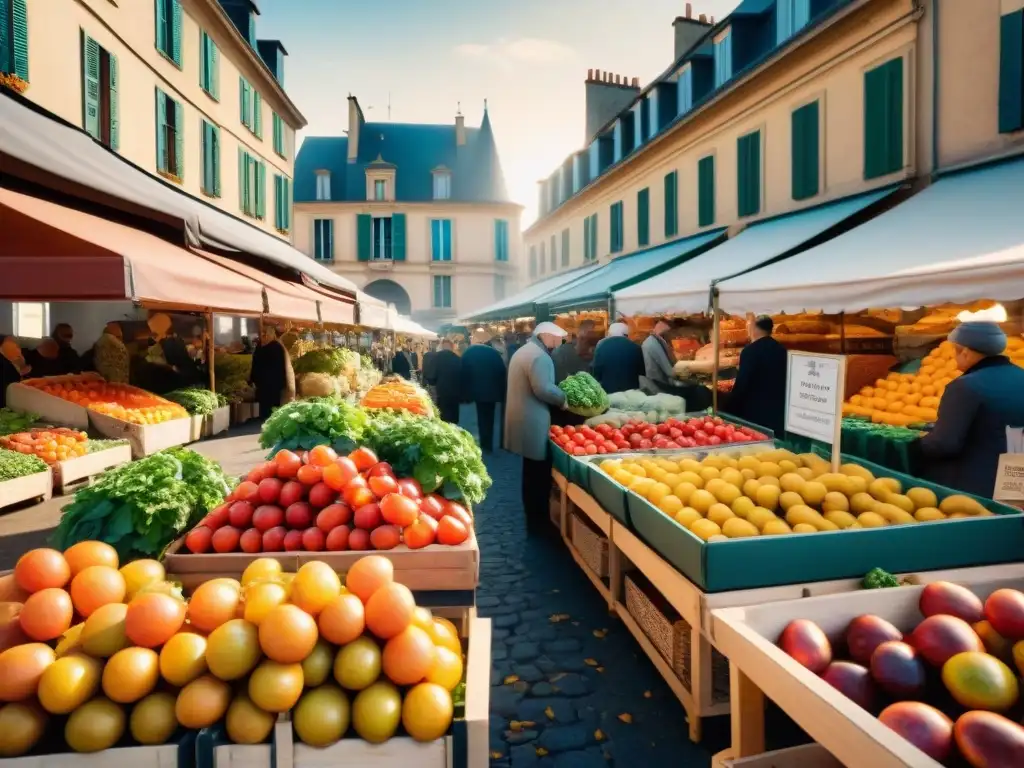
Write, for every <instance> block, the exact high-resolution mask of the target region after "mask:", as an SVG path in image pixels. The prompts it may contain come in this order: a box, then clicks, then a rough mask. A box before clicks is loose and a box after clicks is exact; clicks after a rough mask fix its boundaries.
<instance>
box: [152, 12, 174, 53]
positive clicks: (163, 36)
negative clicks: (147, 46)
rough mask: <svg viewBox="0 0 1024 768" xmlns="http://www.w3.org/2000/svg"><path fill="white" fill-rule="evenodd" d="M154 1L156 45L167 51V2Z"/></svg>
mask: <svg viewBox="0 0 1024 768" xmlns="http://www.w3.org/2000/svg"><path fill="white" fill-rule="evenodd" d="M154 2H155V3H156V14H155V16H156V47H157V48H158V49H160V50H161V51H163V52H164V53H167V52H168V49H169V48H170V46H169V45H167V37H168V35H167V2H166V0H154Z"/></svg>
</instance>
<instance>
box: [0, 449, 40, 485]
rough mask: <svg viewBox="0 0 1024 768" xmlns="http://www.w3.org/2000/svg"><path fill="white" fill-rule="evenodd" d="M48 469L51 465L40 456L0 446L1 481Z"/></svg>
mask: <svg viewBox="0 0 1024 768" xmlns="http://www.w3.org/2000/svg"><path fill="white" fill-rule="evenodd" d="M47 470H49V466H47V464H46V462H45V461H43V460H42V459H40V458H39V457H38V456H33V455H31V454H26V453H18V452H17V451H9V450H7V449H6V448H0V483H2V482H3V481H4V480H14V479H15V478H17V477H24V476H25V475H34V474H35V473H36V472H46V471H47Z"/></svg>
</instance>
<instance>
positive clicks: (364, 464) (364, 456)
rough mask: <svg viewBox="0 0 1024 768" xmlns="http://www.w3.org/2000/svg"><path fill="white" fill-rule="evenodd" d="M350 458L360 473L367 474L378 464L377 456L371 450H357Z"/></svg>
mask: <svg viewBox="0 0 1024 768" xmlns="http://www.w3.org/2000/svg"><path fill="white" fill-rule="evenodd" d="M348 457H349V458H350V459H352V462H353V463H354V464H355V465H356V469H358V470H359V471H360V472H365V471H366V470H368V469H370V468H371V467H372V466H373V465H374V464H376V463H377V454H375V453H374V452H373V451H371V450H370V449H369V448H356V449H355V450H354V451H352V453H350V454H349V455H348Z"/></svg>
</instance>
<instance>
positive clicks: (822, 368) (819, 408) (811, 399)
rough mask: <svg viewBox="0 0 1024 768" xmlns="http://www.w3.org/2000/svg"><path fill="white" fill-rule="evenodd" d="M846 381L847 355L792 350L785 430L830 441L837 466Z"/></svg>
mask: <svg viewBox="0 0 1024 768" xmlns="http://www.w3.org/2000/svg"><path fill="white" fill-rule="evenodd" d="M845 384H846V358H845V357H844V356H842V355H818V354H811V353H807V352H793V351H790V352H789V360H788V371H787V376H786V431H787V432H793V433H795V434H798V435H803V436H804V437H810V438H813V439H814V440H821V441H822V442H825V443H828V444H829V445H831V446H832V465H833V467H834V468H837V467H838V466H839V439H840V432H841V429H842V424H843V390H844V388H845Z"/></svg>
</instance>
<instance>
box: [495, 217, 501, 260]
mask: <svg viewBox="0 0 1024 768" xmlns="http://www.w3.org/2000/svg"><path fill="white" fill-rule="evenodd" d="M494 260H495V261H502V258H501V219H495V220H494Z"/></svg>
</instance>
